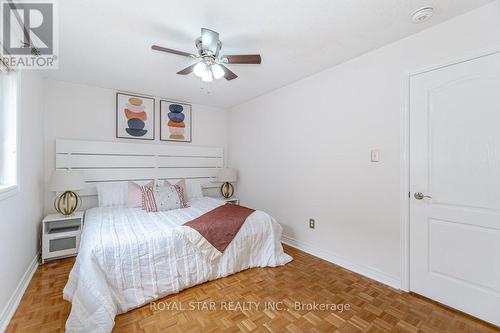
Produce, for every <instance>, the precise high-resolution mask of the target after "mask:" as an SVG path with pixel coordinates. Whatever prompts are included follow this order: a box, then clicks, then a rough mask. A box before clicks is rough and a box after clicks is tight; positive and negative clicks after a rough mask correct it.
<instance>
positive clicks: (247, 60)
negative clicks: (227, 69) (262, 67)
mask: <svg viewBox="0 0 500 333" xmlns="http://www.w3.org/2000/svg"><path fill="white" fill-rule="evenodd" d="M222 59H227V63H228V64H260V63H261V61H262V58H261V57H260V54H240V55H225V56H222Z"/></svg>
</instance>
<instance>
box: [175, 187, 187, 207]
mask: <svg viewBox="0 0 500 333" xmlns="http://www.w3.org/2000/svg"><path fill="white" fill-rule="evenodd" d="M174 186H175V189H176V190H177V194H178V195H179V200H180V202H181V208H187V207H189V205H188V204H187V201H186V193H185V192H184V187H182V186H179V185H177V184H176V185H174Z"/></svg>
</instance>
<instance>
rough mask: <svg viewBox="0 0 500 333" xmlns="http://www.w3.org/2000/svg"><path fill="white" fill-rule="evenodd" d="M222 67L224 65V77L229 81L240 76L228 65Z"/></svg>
mask: <svg viewBox="0 0 500 333" xmlns="http://www.w3.org/2000/svg"><path fill="white" fill-rule="evenodd" d="M220 67H222V69H223V70H224V77H225V78H226V80H228V81H231V80H234V79H236V78H237V77H238V75H236V74H234V73H233V72H232V71H231V70H230V69H229V68H227V67H226V66H224V65H220Z"/></svg>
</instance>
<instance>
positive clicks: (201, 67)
mask: <svg viewBox="0 0 500 333" xmlns="http://www.w3.org/2000/svg"><path fill="white" fill-rule="evenodd" d="M206 71H207V66H206V65H205V63H204V62H203V61H200V62H199V63H197V64H196V65H195V66H194V68H193V73H194V75H196V76H199V77H202V76H203V74H204V73H205V72H206Z"/></svg>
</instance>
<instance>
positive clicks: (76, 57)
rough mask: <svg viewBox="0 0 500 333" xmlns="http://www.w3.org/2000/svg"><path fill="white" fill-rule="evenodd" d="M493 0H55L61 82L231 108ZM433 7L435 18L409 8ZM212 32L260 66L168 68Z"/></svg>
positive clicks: (55, 73) (53, 74)
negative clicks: (220, 71) (205, 78)
mask: <svg viewBox="0 0 500 333" xmlns="http://www.w3.org/2000/svg"><path fill="white" fill-rule="evenodd" d="M488 2H491V0H473V1H471V0H377V1H374V0H252V1H234V0H232V1H231V0H211V1H206V0H169V1H160V0H143V1H130V0H127V1H125V0H106V1H103V0H63V1H59V21H60V23H59V35H60V39H59V51H60V57H59V59H60V63H59V70H52V71H47V72H46V76H47V77H50V78H53V79H57V80H63V81H69V82H75V83H82V84H88V85H93V86H99V87H104V88H111V89H117V90H125V91H131V92H136V93H142V94H148V95H155V96H162V97H166V98H170V99H175V100H181V101H188V102H192V103H197V104H206V105H212V106H218V107H230V106H233V105H236V104H239V103H242V102H244V101H247V100H249V99H251V98H253V97H256V96H258V95H261V94H263V93H266V92H268V91H271V90H273V89H276V88H279V87H282V86H284V85H287V84H289V83H291V82H294V81H296V80H299V79H301V78H303V77H306V76H309V75H311V74H314V73H316V72H319V71H321V70H323V69H326V68H328V67H332V66H334V65H336V64H339V63H342V62H344V61H346V60H348V59H351V58H354V57H356V56H358V55H360V54H362V53H365V52H367V51H369V50H372V49H375V48H378V47H380V46H383V45H386V44H388V43H390V42H393V41H396V40H398V39H401V38H403V37H406V36H408V35H411V34H413V33H415V32H418V31H420V30H423V29H425V28H428V27H429V26H431V25H435V24H438V23H440V22H443V21H445V20H447V19H450V18H452V17H454V16H457V15H459V14H462V13H464V12H467V11H469V10H471V9H473V8H477V7H479V6H481V5H484V4H486V3H488ZM425 5H432V6H434V7H435V9H436V12H435V15H434V17H433V18H432V19H431V20H430V21H428V22H426V23H423V24H419V25H416V24H413V23H412V22H411V19H410V14H411V13H412V12H413V11H414V10H416V9H418V8H421V7H423V6H425ZM201 27H206V28H210V29H213V30H216V31H218V32H219V33H220V37H221V40H222V43H223V49H222V53H226V54H238V53H239V54H244V53H260V54H261V55H262V64H261V65H230V66H228V67H229V68H230V69H231V70H233V71H234V72H235V73H236V74H237V75H238V76H239V77H238V78H237V79H236V80H233V81H226V80H224V79H221V80H218V81H216V82H212V83H202V82H201V80H200V79H199V78H197V77H195V76H194V75H193V74H191V75H189V76H180V75H177V74H175V73H176V72H177V71H179V70H180V69H182V68H184V67H186V66H188V65H190V64H191V63H192V60H190V59H189V58H186V57H180V56H176V55H171V54H166V53H161V52H156V51H152V50H151V44H158V45H161V46H165V47H169V48H175V49H179V50H182V51H187V52H194V51H195V46H194V40H195V39H196V38H197V37H198V36H199V34H200V28H201Z"/></svg>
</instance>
